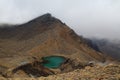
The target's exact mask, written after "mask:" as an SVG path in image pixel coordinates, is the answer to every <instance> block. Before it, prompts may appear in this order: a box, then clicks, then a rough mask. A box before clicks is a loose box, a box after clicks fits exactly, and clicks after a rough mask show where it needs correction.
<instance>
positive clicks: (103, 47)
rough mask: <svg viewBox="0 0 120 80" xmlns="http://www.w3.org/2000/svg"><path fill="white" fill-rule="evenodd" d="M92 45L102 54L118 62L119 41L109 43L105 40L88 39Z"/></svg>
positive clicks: (119, 53) (119, 58) (119, 56)
mask: <svg viewBox="0 0 120 80" xmlns="http://www.w3.org/2000/svg"><path fill="white" fill-rule="evenodd" d="M89 40H90V41H92V45H94V46H96V48H97V49H98V50H99V51H101V52H102V53H104V54H106V55H108V56H111V57H113V58H115V59H118V60H120V41H115V40H113V41H110V40H107V39H89Z"/></svg>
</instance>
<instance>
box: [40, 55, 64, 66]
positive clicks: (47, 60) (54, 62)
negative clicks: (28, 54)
mask: <svg viewBox="0 0 120 80" xmlns="http://www.w3.org/2000/svg"><path fill="white" fill-rule="evenodd" d="M42 59H43V61H44V62H43V63H42V65H43V66H44V67H47V68H59V67H60V65H61V64H62V63H64V62H65V60H66V59H65V58H64V57H62V56H48V57H44V58H42Z"/></svg>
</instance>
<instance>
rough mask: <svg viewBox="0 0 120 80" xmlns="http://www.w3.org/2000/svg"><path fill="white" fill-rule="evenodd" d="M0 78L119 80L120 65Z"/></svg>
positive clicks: (26, 79)
mask: <svg viewBox="0 0 120 80" xmlns="http://www.w3.org/2000/svg"><path fill="white" fill-rule="evenodd" d="M0 80H120V65H116V64H109V65H107V66H100V65H95V66H94V67H90V66H87V67H85V68H84V69H76V70H74V71H72V72H69V73H63V74H57V75H51V76H48V77H40V78H19V77H18V78H9V79H5V78H3V77H0Z"/></svg>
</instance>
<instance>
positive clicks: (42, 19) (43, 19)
mask: <svg viewBox="0 0 120 80" xmlns="http://www.w3.org/2000/svg"><path fill="white" fill-rule="evenodd" d="M30 22H37V23H45V24H47V23H53V22H60V23H62V22H61V21H60V20H59V19H57V18H55V17H53V16H52V15H51V14H50V13H46V14H44V15H42V16H39V17H37V18H35V19H34V20H31V21H30Z"/></svg>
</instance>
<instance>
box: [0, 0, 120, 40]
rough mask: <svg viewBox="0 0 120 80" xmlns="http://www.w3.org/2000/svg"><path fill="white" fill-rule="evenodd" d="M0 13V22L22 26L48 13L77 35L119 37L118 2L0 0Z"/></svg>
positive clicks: (90, 0) (119, 8)
mask: <svg viewBox="0 0 120 80" xmlns="http://www.w3.org/2000/svg"><path fill="white" fill-rule="evenodd" d="M0 10H1V11H0V22H1V23H24V22H27V21H29V20H31V19H34V18H35V17H37V16H40V15H42V14H44V13H47V12H49V13H52V14H53V16H55V17H57V18H59V19H61V20H62V21H63V22H65V23H66V24H68V25H69V26H70V27H71V28H73V29H74V30H75V31H76V32H77V33H78V34H79V35H84V36H86V37H91V36H95V37H101V38H111V39H115V38H119V35H120V32H119V30H120V15H119V14H120V0H0ZM119 39H120V38H119Z"/></svg>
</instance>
